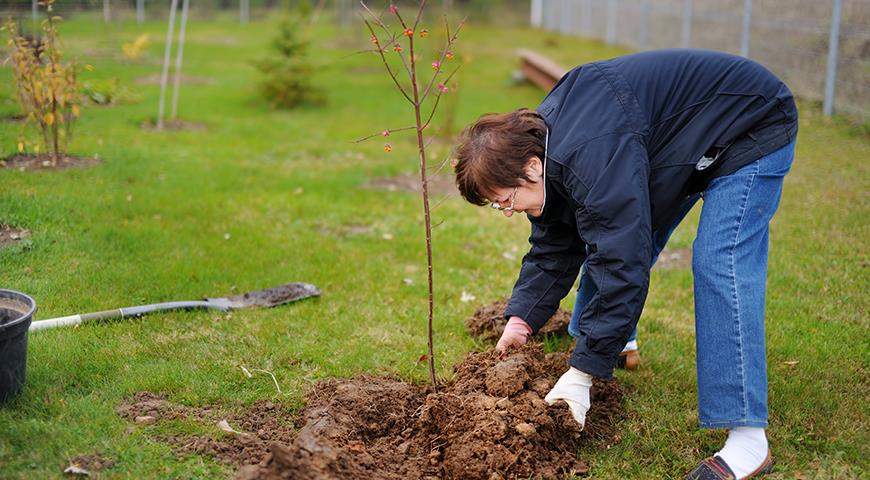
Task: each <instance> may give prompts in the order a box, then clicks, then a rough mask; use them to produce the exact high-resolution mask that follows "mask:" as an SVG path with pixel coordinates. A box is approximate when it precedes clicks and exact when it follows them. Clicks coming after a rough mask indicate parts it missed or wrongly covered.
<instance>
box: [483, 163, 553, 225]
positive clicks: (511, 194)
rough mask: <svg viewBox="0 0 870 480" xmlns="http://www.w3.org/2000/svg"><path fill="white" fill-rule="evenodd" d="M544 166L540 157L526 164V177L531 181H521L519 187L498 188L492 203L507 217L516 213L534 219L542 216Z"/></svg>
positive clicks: (495, 190) (493, 195)
mask: <svg viewBox="0 0 870 480" xmlns="http://www.w3.org/2000/svg"><path fill="white" fill-rule="evenodd" d="M543 171H544V170H543V165H542V164H541V160H540V159H539V158H538V157H532V158H530V159H529V161H528V163H526V176H527V177H528V178H529V179H530V180H531V181H525V180H520V186H519V187H509V188H496V189H494V190H493V192H492V202H493V203H494V204H497V205H498V206H499V210H501V212H502V213H503V214H504V216H505V217H511V216H513V214H514V213H526V214H529V215H531V216H533V217H537V216H540V215H541V210H542V209H543V208H544V181H543V180H544V176H543Z"/></svg>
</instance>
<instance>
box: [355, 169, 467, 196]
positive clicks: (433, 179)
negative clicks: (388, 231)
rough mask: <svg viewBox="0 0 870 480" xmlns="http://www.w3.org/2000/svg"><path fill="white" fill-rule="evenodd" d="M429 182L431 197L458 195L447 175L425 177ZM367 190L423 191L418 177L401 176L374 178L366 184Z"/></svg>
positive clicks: (454, 184) (451, 179) (453, 183)
mask: <svg viewBox="0 0 870 480" xmlns="http://www.w3.org/2000/svg"><path fill="white" fill-rule="evenodd" d="M426 178H427V180H428V182H429V193H430V194H433V195H439V194H440V195H453V194H456V195H458V194H459V191H458V190H457V189H456V183H455V182H454V180H453V177H451V176H449V175H429V176H428V177H426ZM366 187H367V188H376V189H380V190H387V191H390V192H396V191H399V192H415V193H420V192H422V191H423V189H422V187H421V186H420V175H419V174H416V175H412V174H402V175H397V176H394V177H381V178H376V179H374V180H372V181H370V182H369V183H368V184H366Z"/></svg>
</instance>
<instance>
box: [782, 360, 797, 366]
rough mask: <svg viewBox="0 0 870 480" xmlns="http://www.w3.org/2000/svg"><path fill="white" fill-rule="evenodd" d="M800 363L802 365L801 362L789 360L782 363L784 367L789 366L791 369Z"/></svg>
mask: <svg viewBox="0 0 870 480" xmlns="http://www.w3.org/2000/svg"><path fill="white" fill-rule="evenodd" d="M799 363H801V362H800V360H789V361H787V362H782V364H783V365H788V366H789V367H793V366H795V365H797V364H799Z"/></svg>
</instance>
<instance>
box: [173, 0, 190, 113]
mask: <svg viewBox="0 0 870 480" xmlns="http://www.w3.org/2000/svg"><path fill="white" fill-rule="evenodd" d="M189 9H190V0H184V3H182V5H181V29H180V30H179V31H178V53H176V54H175V83H174V85H173V86H172V113H170V114H169V119H170V120H175V118H176V116H177V115H178V93H179V91H180V90H181V65H182V62H183V61H184V34H185V32H186V31H187V11H188V10H189Z"/></svg>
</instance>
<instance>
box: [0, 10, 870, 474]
mask: <svg viewBox="0 0 870 480" xmlns="http://www.w3.org/2000/svg"><path fill="white" fill-rule="evenodd" d="M276 27H277V22H276V21H274V20H270V21H265V22H255V23H251V24H248V25H246V26H239V25H238V24H237V22H235V21H233V20H232V19H229V18H228V19H226V20H223V19H221V18H217V19H214V20H210V21H207V22H203V21H199V20H193V21H191V23H190V25H189V31H188V42H189V43H188V45H187V48H186V50H185V66H184V69H185V70H184V71H185V73H186V74H189V75H195V76H199V77H205V78H207V79H208V80H209V82H208V83H207V84H204V85H187V86H184V87H183V90H182V92H181V103H180V108H179V110H180V117H181V118H183V119H184V120H189V121H195V122H201V123H204V124H206V125H207V127H208V129H207V131H199V132H175V133H157V132H153V131H146V130H143V129H141V128H140V126H139V124H140V123H141V122H142V121H143V120H146V119H148V118H151V117H153V116H155V115H156V112H157V99H158V95H159V87H158V86H142V85H138V84H137V83H136V82H135V79H137V78H139V77H142V76H147V75H153V74H157V73H159V72H160V61H161V58H162V41H163V34H162V33H161V32H163V28H164V25H163V23H162V22H160V23H148V24H145V25H144V26H138V25H135V24H132V23H126V24H113V25H110V26H106V25H104V24H102V23H99V22H97V21H96V20H94V19H88V18H80V19H76V20H73V21H70V22H67V23H65V24H64V25H63V26H62V29H61V32H62V37H63V38H64V39H65V41H66V45H67V51H68V53H69V54H71V55H76V56H77V57H78V58H79V60H80V61H81V62H82V63H91V64H93V65H94V66H95V71H94V72H92V73H85V74H83V76H84V77H85V78H101V79H107V78H113V77H116V78H119V79H120V81H121V84H122V85H126V86H128V87H129V88H131V89H133V90H135V91H137V92H139V93H141V94H142V95H143V98H144V100H143V101H142V102H140V103H137V104H131V105H122V106H116V107H109V108H105V107H94V108H87V109H85V110H84V112H83V115H82V118H81V121H80V122H79V124H78V126H77V132H78V134H77V136H76V138H75V140H74V142H73V144H72V148H71V150H72V151H73V153H76V154H79V155H84V156H98V157H99V159H100V162H101V163H100V164H98V165H96V166H92V167H87V168H77V169H68V170H61V171H40V172H18V171H10V170H0V223H11V224H14V225H17V226H20V227H24V228H28V229H30V230H31V231H32V238H31V239H30V241H29V242H26V243H25V244H20V245H17V246H12V247H8V248H4V249H0V287H3V288H12V289H15V290H20V291H23V292H26V293H28V294H30V295H32V296H33V297H34V298H35V299H36V300H37V303H38V305H39V311H38V313H37V318H39V319H45V318H50V317H55V316H62V315H70V314H73V313H80V312H87V311H96V310H104V309H109V308H115V307H121V306H128V305H134V304H140V303H153V302H159V301H169V300H179V299H196V298H200V297H203V296H222V295H225V294H231V293H233V292H241V291H246V290H253V289H259V288H264V287H269V286H274V285H277V284H281V283H285V282H288V281H306V282H311V283H314V284H316V285H317V286H319V287H320V288H321V289H322V290H323V292H324V294H323V296H322V298H319V299H316V300H309V301H305V302H301V303H299V304H295V305H291V306H286V307H282V308H276V309H271V310H247V311H238V312H234V313H233V314H232V315H223V314H218V313H209V312H179V313H168V314H161V315H156V316H151V317H147V318H143V319H139V320H126V321H123V322H117V323H111V324H103V325H92V326H86V327H81V328H77V329H65V330H53V331H46V332H39V333H37V334H33V335H31V336H30V338H29V355H28V378H27V384H26V388H25V390H24V393H23V394H22V395H21V396H20V397H18V398H16V399H15V400H13V401H12V402H11V403H9V404H7V405H5V406H3V407H2V408H0V477H2V478H50V477H60V476H62V473H61V472H62V469H63V467H64V466H66V462H67V459H68V458H69V457H72V456H75V455H78V454H90V453H99V454H101V455H103V456H106V457H109V458H111V459H113V460H115V465H114V467H112V468H110V469H108V470H104V471H103V472H102V473H101V474H102V475H104V476H105V477H106V478H168V477H173V478H211V477H222V476H227V475H230V474H231V473H232V469H231V468H229V467H227V466H224V465H222V464H220V463H217V462H216V461H214V460H212V459H210V458H208V457H203V456H197V455H190V456H177V455H176V454H174V453H173V452H172V450H171V448H170V446H169V445H167V444H165V443H161V442H159V441H157V440H155V439H154V437H155V435H158V434H178V433H184V432H185V431H188V430H190V429H194V428H196V427H195V426H190V425H185V424H171V425H158V426H151V427H137V428H135V429H133V430H132V431H130V430H128V422H127V421H125V420H123V419H122V418H120V417H119V416H118V415H116V413H115V411H114V409H115V407H116V406H117V405H118V404H119V403H120V402H121V401H122V400H123V399H124V398H126V397H128V396H129V395H131V394H133V393H135V392H138V391H141V390H150V391H154V392H163V393H165V394H166V395H167V396H168V397H169V399H170V400H171V401H173V402H177V403H183V404H186V405H193V406H196V405H203V404H218V405H220V406H221V408H224V409H226V410H227V411H233V410H239V409H243V408H244V407H245V406H246V405H250V404H252V403H253V402H255V401H257V400H260V399H269V400H272V401H274V402H280V403H283V404H287V405H289V406H291V407H294V408H299V407H301V405H302V402H303V395H304V393H305V392H306V389H307V388H308V387H310V386H311V385H312V384H313V383H314V382H316V381H318V380H321V379H325V378H330V377H348V376H351V375H354V374H357V373H362V372H366V373H375V374H397V375H400V376H402V377H404V378H409V379H413V380H415V381H420V382H424V381H425V379H426V368H425V365H423V364H418V363H417V359H418V357H420V355H421V354H423V353H424V352H425V349H426V335H425V332H426V330H425V321H426V259H425V248H424V247H425V243H424V237H423V225H422V208H421V201H420V199H419V198H418V196H416V195H414V194H411V193H404V192H391V191H385V190H378V189H372V188H366V187H365V186H366V184H367V183H368V182H369V181H370V180H372V179H374V178H377V177H382V176H391V175H397V174H416V172H417V170H416V169H417V168H418V164H417V159H416V154H415V140H414V139H413V138H412V136H410V135H399V134H396V135H394V136H392V137H391V138H390V141H391V143H392V144H393V146H394V149H393V151H392V153H389V154H387V153H385V152H384V151H383V149H382V147H383V139H382V138H380V137H376V138H374V139H372V140H370V141H368V142H364V143H361V144H354V143H353V140H355V139H357V138H359V137H362V136H365V135H368V134H370V133H373V132H377V131H380V130H383V129H385V128H395V127H403V126H406V125H410V124H412V123H413V112H412V110H411V109H410V106H409V105H408V104H406V103H404V101H403V100H402V99H401V97H400V96H399V95H398V94H397V93H396V92H395V91H394V87H393V85H392V83H391V82H390V81H389V79H388V78H387V77H386V76H385V75H384V74H383V72H381V71H380V70H378V68H377V67H379V61H378V60H377V59H376V58H375V57H373V56H369V55H352V53H354V52H355V51H357V50H360V49H364V48H367V46H368V45H369V44H368V35H367V34H366V33H365V31H364V30H363V28H362V26H361V25H355V26H354V27H353V28H351V29H347V30H337V29H334V28H332V27H331V26H330V25H329V24H327V23H325V22H321V26H320V27H318V30H317V32H316V37H315V38H314V41H313V53H312V58H313V59H314V61H315V62H316V63H317V64H318V65H319V66H320V67H321V70H320V72H319V74H318V75H317V81H318V83H319V84H320V85H321V86H322V87H323V88H324V89H325V91H326V92H327V97H328V99H329V101H328V103H327V104H326V105H325V106H324V107H322V108H302V109H299V110H295V111H290V112H281V111H272V110H269V109H268V108H267V107H266V104H265V102H263V101H262V100H260V99H258V96H257V92H256V82H257V80H258V73H257V71H256V70H255V69H254V68H253V66H252V64H251V61H252V60H254V59H256V58H259V57H261V56H262V55H264V53H265V47H266V45H267V44H268V42H269V41H270V40H271V37H272V36H273V35H274V34H275V32H276ZM141 32H150V33H151V34H152V37H151V38H152V43H151V44H150V46H149V47H148V48H147V51H146V53H145V55H144V57H143V59H141V60H140V61H138V62H132V63H131V62H125V61H124V60H123V59H122V57H121V56H120V51H121V50H120V46H121V43H122V42H124V41H132V40H133V39H134V38H135V37H136V36H137V35H138V34H139V33H141ZM438 36H439V35H438V33H437V32H433V35H432V36H430V38H429V39H428V41H430V45H432V48H433V49H434V48H435V45H436V43H435V39H436V38H437V37H438ZM518 47H531V48H534V49H537V50H540V51H543V52H546V53H547V54H548V55H550V56H552V57H554V58H555V59H557V60H558V61H559V62H562V63H563V64H565V65H572V64H578V63H583V62H586V61H591V60H595V59H600V58H606V57H609V56H614V55H618V54H621V53H625V51H622V50H619V49H615V48H610V47H606V46H604V45H602V44H600V43H597V42H592V41H586V40H583V39H577V38H566V37H560V36H557V35H555V34H552V33H543V32H539V31H534V30H531V29H521V28H518V29H503V28H494V27H490V26H486V25H481V24H474V23H471V24H468V25H466V26H465V29H464V31H463V34H462V35H461V36H460V43H459V46H458V48H457V49H456V50H457V52H458V55H457V59H456V60H454V62H465V63H466V64H465V65H464V66H463V68H462V70H461V73H460V74H459V76H458V79H459V82H460V85H461V91H460V92H459V93H458V95H459V100H458V106H457V114H456V115H457V116H456V124H457V125H464V124H467V123H468V122H470V121H472V120H474V119H475V118H476V117H477V116H478V115H480V114H482V113H484V112H492V111H504V110H510V109H514V108H517V107H520V106H530V107H534V106H535V105H537V103H538V102H539V101H540V100H541V98H542V97H543V92H542V91H540V90H537V89H535V88H533V87H531V86H512V85H511V84H510V83H509V82H508V79H509V78H510V73H511V70H512V69H514V68H515V66H516V60H515V53H514V52H515V49H516V48H518ZM424 65H428V62H425V63H424ZM427 70H428V67H427ZM12 96H13V92H12V86H11V73H10V70H9V69H8V68H5V67H4V68H2V69H0V114H11V113H15V112H16V111H17V107H16V106H15V105H14V103H13V102H12V100H10V99H11V98H12ZM801 107H802V108H801V122H802V123H801V130H800V136H799V139H798V146H797V159H796V161H795V163H794V167H793V170H792V173H791V174H790V175H789V177H788V178H787V179H786V185H785V193H784V198H783V201H782V206H781V207H780V211H779V213H778V215H777V216H776V218H775V219H774V222H773V226H772V233H771V239H772V240H771V242H772V244H771V259H770V269H769V282H768V303H767V305H768V309H767V318H768V322H767V340H768V362H769V363H768V370H769V378H770V411H771V418H770V424H771V426H770V430H769V436H770V440H771V445H772V449H773V452H774V455H775V457H776V460H777V467H776V470H775V474H774V475H772V476H771V477H770V478H778V479H785V478H804V479H808V478H820V479H821V478H824V479H828V478H867V477H868V475H870V460H868V458H870V407H868V398H870V343H868V342H870V340H868V339H870V336H868V333H870V332H868V317H870V301H868V298H867V294H868V292H870V259H868V246H867V245H868V239H870V221H868V219H870V195H868V192H870V164H868V162H867V160H868V158H870V141H868V137H866V136H862V134H861V133H856V132H855V130H854V129H853V127H851V126H850V125H849V124H848V123H846V122H844V121H841V120H830V119H827V118H825V117H823V116H822V115H821V112H820V110H819V108H818V107H817V106H815V105H810V104H802V105H801ZM443 121H444V120H443V119H436V123H438V124H440V123H439V122H443ZM18 129H19V127H18V126H17V125H14V124H10V123H0V157H2V156H6V155H10V154H12V153H13V152H14V151H15V148H16V139H17V135H18ZM448 151H449V144H448V143H446V142H434V143H433V144H432V146H431V147H430V158H432V161H433V162H434V163H438V162H440V161H441V160H443V159H444V158H446V157H447V155H448ZM441 197H442V196H441V195H436V196H435V197H434V198H433V204H437V207H436V208H435V210H434V213H433V223H436V224H438V223H440V225H439V226H438V227H437V228H436V229H435V230H434V234H433V235H434V239H433V242H434V256H435V282H436V292H435V301H436V314H435V315H436V320H435V321H436V339H435V341H436V357H437V362H438V372H439V375H440V376H442V377H444V378H449V377H450V375H451V367H452V365H453V364H455V363H456V362H457V361H459V360H460V359H461V358H462V357H463V356H464V355H465V354H467V353H468V352H470V351H472V350H474V349H480V348H487V347H488V345H483V344H479V343H476V342H475V341H474V340H473V339H471V338H469V336H468V335H467V334H466V333H465V330H464V325H463V320H464V318H465V317H467V316H468V315H470V314H471V313H473V312H474V310H475V309H476V308H478V307H480V306H483V305H486V304H488V303H489V302H491V301H494V300H496V299H497V298H499V297H501V296H504V295H507V294H509V292H510V288H511V286H512V285H513V282H514V280H515V275H516V273H517V271H518V267H519V262H520V258H521V257H522V254H523V251H524V249H525V248H526V239H527V236H528V223H527V222H526V221H525V220H524V219H521V218H513V219H509V220H508V219H505V218H503V217H501V216H500V215H498V214H496V213H494V212H492V211H490V210H488V209H482V208H473V207H471V206H469V205H467V204H463V203H462V201H461V200H460V199H459V198H456V197H452V198H448V199H446V200H444V201H441V200H442V199H441ZM697 217H698V216H697V211H695V212H693V214H691V215H690V217H689V219H688V220H687V221H686V222H685V224H684V225H682V226H681V227H680V228H679V229H678V230H677V232H676V234H675V237H674V239H673V240H672V246H674V247H690V246H691V242H692V239H693V237H694V227H695V226H696V225H697ZM442 222H443V223H442ZM348 230H352V231H353V232H354V233H355V234H348ZM505 253H507V254H508V255H504V254H505ZM507 257H510V258H507ZM405 279H410V280H411V282H412V284H410V285H408V284H407V282H406V281H405ZM463 291H464V292H468V293H471V294H473V295H474V296H475V297H476V300H475V301H472V302H462V301H461V300H460V297H461V294H462V292H463ZM572 300H573V295H571V296H569V298H566V299H565V302H564V305H565V306H570V305H571V302H572ZM692 309H693V307H692V277H691V272H690V271H688V270H657V271H655V272H654V273H653V277H652V286H651V290H650V294H649V299H648V301H647V306H646V309H645V311H644V314H643V317H642V318H641V322H640V343H641V348H642V355H643V365H642V368H641V369H640V370H638V371H637V372H635V373H625V372H620V373H619V374H618V376H619V378H620V379H621V380H622V381H623V382H625V383H626V384H628V385H629V386H630V387H631V388H630V390H631V392H632V393H631V395H630V396H628V398H627V401H626V407H627V411H626V416H625V417H624V418H620V419H617V425H618V428H619V430H620V432H621V433H620V438H621V441H619V442H618V443H616V444H615V445H613V446H612V447H611V448H609V449H607V450H593V449H586V450H583V451H581V452H580V453H581V455H582V456H583V457H584V458H586V459H587V460H588V461H589V463H590V465H591V468H592V470H591V476H592V477H594V478H666V477H677V476H679V475H680V474H682V473H683V472H685V471H687V470H688V469H690V468H691V467H693V466H694V465H695V464H696V462H697V461H698V460H700V459H701V458H702V457H703V456H706V455H708V454H710V453H712V452H713V451H715V449H716V448H717V447H719V446H720V445H721V442H722V441H723V439H724V435H725V434H724V432H722V431H701V430H699V429H698V426H697V409H696V396H695V386H696V382H695V369H694V359H693V356H694V339H693V328H694V327H693V325H694V321H693V313H692ZM560 346H567V344H564V345H560ZM240 366H246V367H247V368H261V369H265V370H269V371H271V372H273V373H274V375H275V377H276V380H277V382H278V383H279V385H280V386H281V389H282V392H284V393H283V394H279V393H278V392H277V391H276V389H275V386H274V384H273V383H272V380H271V378H269V377H268V376H266V375H257V376H254V378H251V379H249V378H247V377H245V376H244V374H243V373H242V370H241V369H240Z"/></svg>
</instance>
